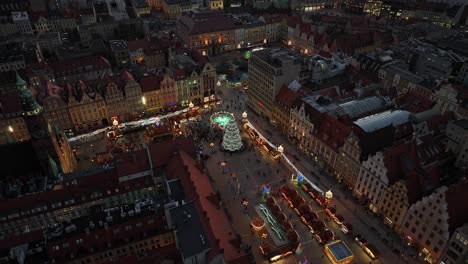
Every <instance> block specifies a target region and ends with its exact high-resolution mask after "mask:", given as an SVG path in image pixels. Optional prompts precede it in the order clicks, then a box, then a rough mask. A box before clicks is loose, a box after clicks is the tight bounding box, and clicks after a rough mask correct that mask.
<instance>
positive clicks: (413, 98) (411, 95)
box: [394, 91, 434, 113]
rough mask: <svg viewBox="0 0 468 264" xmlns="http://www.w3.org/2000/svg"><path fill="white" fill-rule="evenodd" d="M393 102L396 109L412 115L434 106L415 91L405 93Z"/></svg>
mask: <svg viewBox="0 0 468 264" xmlns="http://www.w3.org/2000/svg"><path fill="white" fill-rule="evenodd" d="M394 102H395V105H396V106H397V107H398V108H400V109H402V110H407V111H410V112H412V113H419V112H423V111H426V110H429V109H431V108H432V107H433V106H434V102H433V101H432V100H431V99H430V98H428V97H427V96H424V95H422V94H420V93H418V92H415V91H410V92H407V93H405V94H403V95H401V96H399V97H397V98H395V100H394Z"/></svg>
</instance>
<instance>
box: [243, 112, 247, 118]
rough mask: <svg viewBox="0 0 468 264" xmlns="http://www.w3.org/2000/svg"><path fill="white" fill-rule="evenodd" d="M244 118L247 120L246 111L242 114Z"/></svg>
mask: <svg viewBox="0 0 468 264" xmlns="http://www.w3.org/2000/svg"><path fill="white" fill-rule="evenodd" d="M242 118H244V119H247V112H246V111H244V113H242Z"/></svg>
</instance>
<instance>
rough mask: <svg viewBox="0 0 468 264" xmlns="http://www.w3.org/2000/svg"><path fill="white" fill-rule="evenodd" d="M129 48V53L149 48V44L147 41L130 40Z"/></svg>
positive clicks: (128, 42)
mask: <svg viewBox="0 0 468 264" xmlns="http://www.w3.org/2000/svg"><path fill="white" fill-rule="evenodd" d="M127 46H128V50H129V51H135V50H138V49H146V48H148V46H149V42H148V41H147V40H146V39H137V40H129V41H127Z"/></svg>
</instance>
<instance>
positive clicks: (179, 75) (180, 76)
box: [172, 69, 187, 81]
mask: <svg viewBox="0 0 468 264" xmlns="http://www.w3.org/2000/svg"><path fill="white" fill-rule="evenodd" d="M172 78H173V79H174V81H180V80H185V79H186V78H187V74H186V73H185V70H184V69H174V70H172Z"/></svg>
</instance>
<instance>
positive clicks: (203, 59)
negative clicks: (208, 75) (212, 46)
mask: <svg viewBox="0 0 468 264" xmlns="http://www.w3.org/2000/svg"><path fill="white" fill-rule="evenodd" d="M190 53H191V54H192V57H193V58H194V59H195V61H196V62H198V63H199V64H200V65H201V66H203V65H205V64H206V63H207V62H208V57H207V56H203V53H202V52H201V51H200V50H197V49H192V50H191V52H190Z"/></svg>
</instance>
